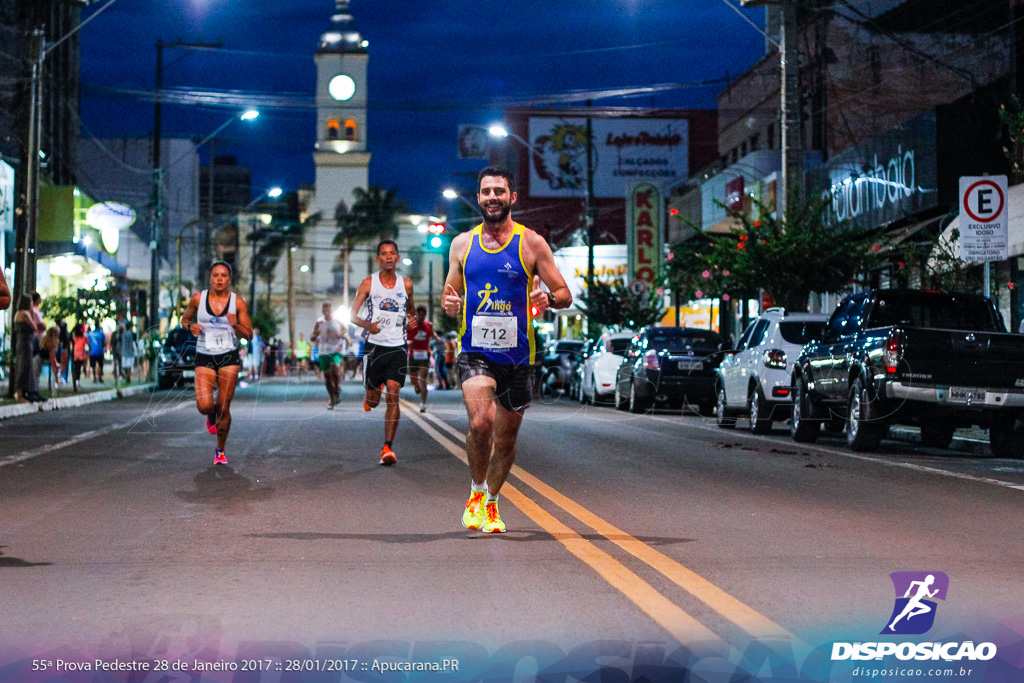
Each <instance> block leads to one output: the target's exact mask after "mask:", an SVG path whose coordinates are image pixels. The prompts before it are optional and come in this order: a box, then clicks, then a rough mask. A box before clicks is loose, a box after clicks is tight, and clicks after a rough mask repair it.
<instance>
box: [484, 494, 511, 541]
mask: <svg viewBox="0 0 1024 683" xmlns="http://www.w3.org/2000/svg"><path fill="white" fill-rule="evenodd" d="M484 517H486V519H487V521H485V522H484V525H483V526H482V527H480V531H482V532H484V533H485V534H503V533H505V522H503V521H501V515H499V514H498V501H496V500H489V501H487V504H486V505H485V506H484Z"/></svg>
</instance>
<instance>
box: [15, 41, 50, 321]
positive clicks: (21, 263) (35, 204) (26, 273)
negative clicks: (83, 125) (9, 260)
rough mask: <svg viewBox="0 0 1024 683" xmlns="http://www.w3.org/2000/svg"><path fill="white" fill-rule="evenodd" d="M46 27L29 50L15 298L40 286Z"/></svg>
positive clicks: (16, 242) (16, 246)
mask: <svg viewBox="0 0 1024 683" xmlns="http://www.w3.org/2000/svg"><path fill="white" fill-rule="evenodd" d="M44 36H45V34H44V32H43V30H42V29H38V28H37V29H35V30H34V31H32V36H31V39H30V41H29V53H30V54H31V55H33V57H32V75H31V81H30V83H29V116H28V139H27V141H26V142H27V143H28V144H27V147H26V153H25V211H24V215H23V217H22V219H21V220H20V221H19V222H18V231H17V234H16V235H15V242H14V248H15V251H16V258H15V263H16V264H17V266H16V269H15V271H14V297H13V299H14V301H15V302H17V300H18V298H19V297H20V296H21V295H23V294H28V293H29V292H31V291H33V290H34V289H35V288H36V245H37V241H38V237H39V149H40V147H41V146H42V125H41V124H42V118H43V117H42V111H43V107H42V95H43V59H44V57H45V56H46V53H45V40H44Z"/></svg>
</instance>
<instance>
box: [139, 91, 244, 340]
mask: <svg viewBox="0 0 1024 683" xmlns="http://www.w3.org/2000/svg"><path fill="white" fill-rule="evenodd" d="M259 115H260V113H259V112H258V111H256V110H255V109H249V110H246V111H245V112H243V113H242V114H239V115H237V116H232V117H231V118H230V119H228V120H227V121H225V122H224V123H222V124H221V125H220V126H218V127H217V129H216V130H214V131H213V132H212V133H210V134H209V135H207V136H206V137H205V138H203V139H202V140H200V141H199V142H197V143H196V144H195V145H193V146H192V148H191V149H190V150H189V151H188V152H186V153H184V154H182V155H181V156H179V157H178V158H177V159H175V160H173V161H172V162H170V163H169V164H167V165H166V166H156V167H155V168H154V169H153V211H152V222H151V224H150V233H149V234H150V242H149V249H150V262H149V263H150V271H149V287H150V298H149V312H150V323H149V327H150V329H152V330H154V331H156V330H158V329H159V326H160V226H161V224H162V216H163V209H164V206H163V185H164V173H165V172H166V171H167V170H169V169H171V168H173V167H174V166H176V165H177V164H178V163H180V162H181V161H183V160H185V159H187V158H188V157H190V156H192V155H193V154H195V152H196V150H198V149H199V148H200V147H202V146H203V145H205V144H206V143H207V142H209V141H210V140H212V139H213V138H215V137H216V136H217V135H218V134H220V133H221V132H222V131H223V130H224V129H225V128H227V127H228V126H230V125H231V124H232V123H234V122H235V121H238V120H242V121H252V120H255V119H256V118H257V117H258V116H259ZM159 158H160V157H159V155H156V154H154V161H157V162H159ZM199 274H200V275H202V270H200V273H199Z"/></svg>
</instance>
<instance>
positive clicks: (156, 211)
mask: <svg viewBox="0 0 1024 683" xmlns="http://www.w3.org/2000/svg"><path fill="white" fill-rule="evenodd" d="M167 47H181V48H186V49H188V48H193V49H198V50H204V49H216V48H221V47H224V45H223V43H221V42H220V41H219V40H218V41H217V42H216V43H204V42H202V41H197V42H194V43H186V42H183V41H181V40H176V41H175V42H173V43H165V42H164V41H162V40H158V41H156V87H155V102H154V105H153V192H152V207H151V211H150V216H151V223H150V233H149V249H150V261H149V289H150V292H149V320H148V325H149V328H150V329H151V330H154V332H155V331H158V330H159V328H160V237H161V233H162V232H163V231H164V230H163V220H164V211H163V209H164V207H163V182H164V175H165V174H164V168H163V166H162V163H161V159H160V156H161V149H160V147H161V142H162V140H161V134H162V128H163V111H162V110H163V93H162V90H163V81H164V48H167ZM200 276H202V273H200Z"/></svg>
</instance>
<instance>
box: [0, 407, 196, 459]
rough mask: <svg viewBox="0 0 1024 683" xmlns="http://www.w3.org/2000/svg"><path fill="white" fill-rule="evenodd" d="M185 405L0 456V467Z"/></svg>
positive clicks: (86, 439)
mask: <svg viewBox="0 0 1024 683" xmlns="http://www.w3.org/2000/svg"><path fill="white" fill-rule="evenodd" d="M186 405H192V404H191V403H179V404H178V405H176V406H172V407H170V408H164V409H163V410H158V411H157V412H155V413H149V414H145V415H141V416H139V417H137V418H135V419H133V420H128V421H127V422H118V423H117V424H112V425H107V426H106V427H100V428H99V429H93V430H92V431H88V432H82V433H81V434H76V435H75V436H73V437H71V438H70V439H65V440H64V441H60V442H58V443H51V444H46V445H45V446H38V447H36V448H32V449H29V450H27V451H22V452H21V453H17V454H15V455H8V456H5V457H2V458H0V467H3V466H5V465H16V464H17V463H19V462H24V461H26V460H30V459H32V458H35V457H38V456H40V455H46V454H47V453H52V452H53V451H56V450H60V449H61V448H67V447H68V446H74V445H75V444H77V443H81V442H83V441H88V440H89V439H95V438H96V437H97V436H103V435H104V434H109V433H110V432H115V431H117V430H119V429H124V428H126V427H131V426H133V425H136V424H138V423H139V422H141V421H142V420H145V419H149V418H153V417H159V416H160V415H163V414H164V413H169V412H171V411H172V410H180V409H181V408H183V407H185V406H186Z"/></svg>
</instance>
